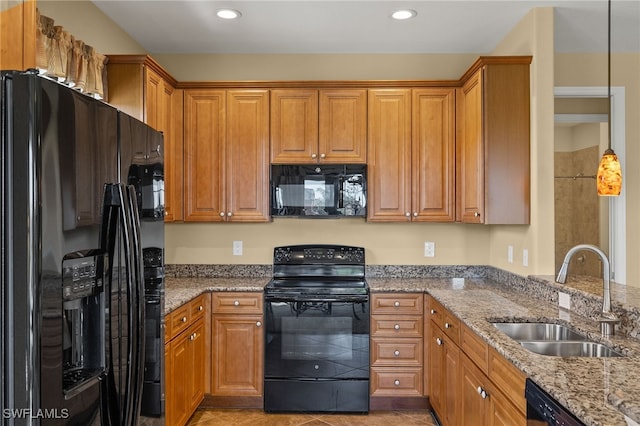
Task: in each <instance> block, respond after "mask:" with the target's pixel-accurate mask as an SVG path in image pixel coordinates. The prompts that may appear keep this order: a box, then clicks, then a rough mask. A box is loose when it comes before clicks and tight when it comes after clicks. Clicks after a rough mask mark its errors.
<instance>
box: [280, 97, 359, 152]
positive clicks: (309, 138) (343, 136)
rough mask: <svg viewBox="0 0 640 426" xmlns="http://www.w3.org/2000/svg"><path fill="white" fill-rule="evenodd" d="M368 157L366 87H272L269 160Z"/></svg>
mask: <svg viewBox="0 0 640 426" xmlns="http://www.w3.org/2000/svg"><path fill="white" fill-rule="evenodd" d="M366 161H367V91H366V90H365V89H321V90H316V89H274V90H272V91H271V162H272V163H274V164H316V163H319V164H357V163H366Z"/></svg>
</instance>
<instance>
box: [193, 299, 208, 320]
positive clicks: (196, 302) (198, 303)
mask: <svg viewBox="0 0 640 426" xmlns="http://www.w3.org/2000/svg"><path fill="white" fill-rule="evenodd" d="M206 302H207V295H206V294H201V295H200V296H198V297H196V298H195V299H193V300H192V301H191V302H189V311H190V315H191V318H190V319H191V322H195V321H196V320H198V319H199V318H201V317H203V316H204V313H205V310H206V306H207V305H206Z"/></svg>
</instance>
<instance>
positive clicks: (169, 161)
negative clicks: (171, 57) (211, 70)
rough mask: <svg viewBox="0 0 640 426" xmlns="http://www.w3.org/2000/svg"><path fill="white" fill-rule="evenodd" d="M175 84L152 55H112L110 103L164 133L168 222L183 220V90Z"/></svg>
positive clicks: (110, 60)
mask: <svg viewBox="0 0 640 426" xmlns="http://www.w3.org/2000/svg"><path fill="white" fill-rule="evenodd" d="M176 85H177V81H176V80H175V79H174V78H173V77H171V76H170V75H169V74H168V73H167V72H166V71H165V70H164V69H163V68H162V67H161V66H160V65H159V64H158V63H157V62H156V61H155V60H154V59H153V58H151V57H150V56H147V55H109V62H108V64H107V99H108V102H109V103H110V104H111V105H113V106H115V107H117V108H118V109H120V110H121V111H123V112H125V113H127V114H129V115H130V116H132V117H134V118H137V119H138V120H140V121H143V122H145V123H146V124H148V125H149V126H151V127H152V128H154V129H155V130H157V131H159V132H162V133H163V136H164V177H165V181H164V191H165V196H164V201H165V222H173V221H181V220H182V219H183V210H182V197H183V194H182V184H183V181H182V180H183V176H182V173H183V171H182V167H183V165H182V153H183V140H182V130H183V129H182V124H183V123H182V119H183V117H182V110H183V107H182V90H180V89H176Z"/></svg>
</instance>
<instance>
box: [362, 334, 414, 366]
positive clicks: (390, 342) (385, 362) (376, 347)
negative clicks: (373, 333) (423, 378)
mask: <svg viewBox="0 0 640 426" xmlns="http://www.w3.org/2000/svg"><path fill="white" fill-rule="evenodd" d="M422 348H423V342H422V339H418V338H402V339H392V338H379V337H378V338H373V339H371V365H372V366H373V367H378V366H393V367H399V366H409V367H422Z"/></svg>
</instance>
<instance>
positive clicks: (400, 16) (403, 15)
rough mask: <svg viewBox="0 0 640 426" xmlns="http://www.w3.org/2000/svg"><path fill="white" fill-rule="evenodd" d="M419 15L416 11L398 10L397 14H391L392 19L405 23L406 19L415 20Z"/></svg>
mask: <svg viewBox="0 0 640 426" xmlns="http://www.w3.org/2000/svg"><path fill="white" fill-rule="evenodd" d="M417 14H418V12H416V11H415V10H411V9H401V10H396V11H395V12H393V13H392V14H391V17H392V18H393V19H397V20H398V21H404V20H405V19H411V18H413V17H414V16H416V15H417Z"/></svg>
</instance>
